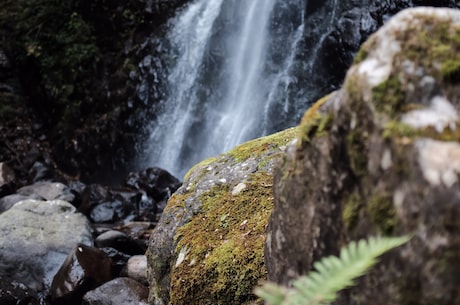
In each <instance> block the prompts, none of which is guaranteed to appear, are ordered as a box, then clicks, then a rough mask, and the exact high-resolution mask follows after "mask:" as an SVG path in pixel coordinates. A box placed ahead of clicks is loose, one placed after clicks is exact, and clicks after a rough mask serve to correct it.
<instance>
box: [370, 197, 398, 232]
mask: <svg viewBox="0 0 460 305" xmlns="http://www.w3.org/2000/svg"><path fill="white" fill-rule="evenodd" d="M367 212H368V214H369V216H370V217H371V219H372V220H373V221H374V223H376V224H377V226H378V228H379V229H380V231H381V232H382V233H383V234H384V235H392V233H393V231H394V228H395V226H396V224H397V219H396V211H395V209H394V206H393V200H392V197H391V196H389V195H378V194H374V196H372V197H371V198H370V199H369V202H368V203H367Z"/></svg>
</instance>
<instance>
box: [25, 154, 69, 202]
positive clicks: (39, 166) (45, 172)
mask: <svg viewBox="0 0 460 305" xmlns="http://www.w3.org/2000/svg"><path fill="white" fill-rule="evenodd" d="M29 176H30V180H31V181H32V182H34V183H35V182H38V181H45V180H53V179H54V178H55V173H54V170H53V168H51V167H50V166H49V165H47V164H45V163H44V162H41V161H35V162H34V164H32V167H31V168H30V169H29ZM63 200H65V199H63ZM67 200H68V199H67Z"/></svg>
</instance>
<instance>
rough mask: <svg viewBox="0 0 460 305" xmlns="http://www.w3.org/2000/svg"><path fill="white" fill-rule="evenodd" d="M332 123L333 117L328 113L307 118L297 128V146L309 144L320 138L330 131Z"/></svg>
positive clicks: (315, 114) (314, 114)
mask: <svg viewBox="0 0 460 305" xmlns="http://www.w3.org/2000/svg"><path fill="white" fill-rule="evenodd" d="M332 122H333V115H332V114H330V113H327V114H319V113H313V114H311V115H310V116H309V119H308V120H303V123H302V124H301V125H300V126H299V131H298V135H297V139H299V142H298V146H299V147H300V146H302V145H304V144H305V143H308V142H310V141H311V140H312V139H313V138H315V137H317V136H321V135H323V134H325V133H326V132H327V131H329V130H330V128H331V126H332Z"/></svg>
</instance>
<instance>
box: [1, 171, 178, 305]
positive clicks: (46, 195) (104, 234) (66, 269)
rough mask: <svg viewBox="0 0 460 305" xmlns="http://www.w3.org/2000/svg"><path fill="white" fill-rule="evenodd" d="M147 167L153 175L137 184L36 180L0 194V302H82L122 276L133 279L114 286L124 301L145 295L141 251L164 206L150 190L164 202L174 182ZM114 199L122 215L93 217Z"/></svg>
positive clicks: (75, 304)
mask: <svg viewBox="0 0 460 305" xmlns="http://www.w3.org/2000/svg"><path fill="white" fill-rule="evenodd" d="M145 172H149V173H156V174H155V175H150V176H142V174H141V175H139V174H136V173H132V174H131V175H130V176H129V177H130V183H133V185H136V188H134V187H129V186H123V187H118V188H113V187H107V186H102V185H94V184H93V185H85V184H84V183H82V182H78V181H73V182H72V183H68V185H67V184H65V183H61V182H56V181H41V182H37V183H34V184H31V185H27V186H24V187H22V188H20V189H18V190H16V191H15V193H14V194H10V195H8V196H5V197H3V198H0V230H1V231H2V234H1V237H0V304H2V305H3V304H5V305H9V304H23V303H24V304H25V302H27V304H41V305H49V304H51V305H60V304H62V305H64V304H65V305H70V304H72V305H80V304H82V302H83V297H84V296H85V295H86V294H87V293H89V292H90V291H92V290H94V289H96V288H97V287H99V286H101V285H103V284H105V283H107V282H109V281H111V280H112V279H116V278H118V277H120V276H122V275H123V276H125V277H129V278H133V280H130V281H121V284H120V283H118V282H116V283H118V284H117V285H118V286H116V287H118V288H120V287H122V288H123V287H125V286H126V287H125V288H123V289H128V290H129V291H131V292H130V296H129V298H128V299H130V300H133V301H136V300H140V301H139V302H141V301H142V300H144V299H146V295H147V292H146V291H147V287H146V285H147V278H146V257H145V255H144V253H145V251H146V249H147V240H148V238H149V236H150V233H151V231H152V229H153V227H154V226H155V224H156V222H157V219H158V217H159V216H158V214H159V213H161V210H162V209H157V208H156V200H155V199H154V198H152V197H150V195H149V194H155V195H156V196H157V197H156V199H157V200H159V201H160V199H161V200H167V199H168V196H169V195H170V194H171V193H172V192H174V191H175V190H176V189H177V187H178V186H179V185H180V182H179V180H177V179H176V178H174V177H173V176H171V175H170V174H169V173H167V172H166V171H164V170H160V169H147V170H145V171H142V172H141V173H145ZM135 177H143V179H142V183H143V184H142V185H140V183H138V182H137V180H136V178H135ZM149 177H150V179H149ZM144 184H145V185H144ZM147 186H148V189H147ZM144 188H145V189H144ZM147 192H148V194H147ZM147 201H148V202H149V203H146V202H147ZM113 202H118V203H119V207H121V209H120V210H115V209H112V210H110V209H109V210H110V211H112V212H113V211H117V212H119V213H120V214H119V215H118V216H117V217H116V218H114V217H109V218H107V219H104V220H103V221H98V220H99V219H96V218H95V217H94V209H97V208H98V207H100V206H104V207H106V206H107V204H108V203H113ZM162 204H163V203H162ZM140 209H142V211H143V212H142V213H141V212H139V211H140ZM107 213H108V212H107ZM131 258H132V259H131ZM135 283H137V284H135ZM120 285H121V286H120ZM142 287H143V288H142ZM113 289H115V288H113ZM104 291H105V290H104ZM136 293H137V294H139V295H137V296H136ZM98 295H99V296H98V297H97V298H96V299H97V300H100V296H101V295H103V296H105V298H106V301H107V300H113V299H114V298H115V297H114V296H113V295H112V296H109V295H108V294H106V293H105V292H104V293H101V292H99V293H98ZM90 296H91V297H88V298H87V300H92V299H94V297H93V296H92V295H91V294H90ZM121 299H122V300H125V301H127V300H128V299H126V298H125V299H123V298H121ZM91 302H93V301H91ZM94 302H96V301H94ZM97 302H99V301H97ZM107 302H108V301H107ZM120 304H123V303H120Z"/></svg>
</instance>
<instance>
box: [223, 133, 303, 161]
mask: <svg viewBox="0 0 460 305" xmlns="http://www.w3.org/2000/svg"><path fill="white" fill-rule="evenodd" d="M296 131H297V127H293V128H289V129H286V130H283V131H280V132H278V133H275V134H272V135H269V136H266V137H262V138H258V139H255V140H252V141H249V142H246V143H244V144H242V145H239V146H237V147H235V148H234V149H232V150H231V151H229V152H228V153H227V154H229V155H231V156H232V157H233V158H235V160H236V161H237V162H240V161H243V160H246V159H248V158H250V157H256V156H260V155H261V154H263V153H266V152H267V151H268V150H270V149H274V148H278V147H281V146H285V145H287V144H289V142H290V141H292V140H293V139H294V137H295V135H296Z"/></svg>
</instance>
